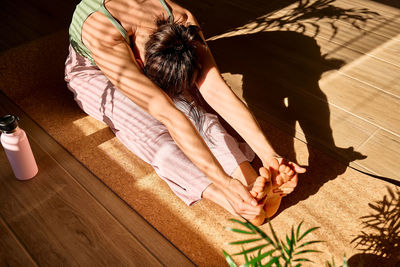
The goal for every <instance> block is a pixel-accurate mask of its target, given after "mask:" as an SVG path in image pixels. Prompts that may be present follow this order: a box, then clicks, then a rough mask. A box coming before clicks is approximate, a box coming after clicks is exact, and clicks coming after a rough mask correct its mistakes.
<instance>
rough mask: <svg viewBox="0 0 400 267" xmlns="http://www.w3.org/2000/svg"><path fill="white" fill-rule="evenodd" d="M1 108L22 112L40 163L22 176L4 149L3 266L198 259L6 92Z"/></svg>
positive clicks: (0, 202) (0, 160)
mask: <svg viewBox="0 0 400 267" xmlns="http://www.w3.org/2000/svg"><path fill="white" fill-rule="evenodd" d="M0 113H1V114H16V115H18V116H19V118H20V120H21V121H20V122H21V123H20V127H21V128H23V129H25V130H26V132H27V133H29V136H28V138H29V140H30V144H31V147H32V150H33V153H34V155H35V157H36V161H37V163H38V168H39V170H40V171H39V173H38V175H37V176H36V177H34V179H32V180H29V181H18V180H17V179H16V178H15V177H14V175H13V172H12V169H11V167H10V165H9V163H8V161H7V158H6V155H5V153H4V150H3V148H2V147H1V148H0V169H1V172H0V265H1V266H37V265H39V266H55V265H59V264H61V263H62V264H65V265H66V266H110V265H113V266H193V263H191V261H190V260H189V259H188V258H186V257H185V256H184V255H183V254H182V252H180V251H179V250H178V249H177V248H175V247H174V246H173V245H172V244H171V243H170V242H169V241H168V240H166V239H165V238H164V237H163V236H162V235H161V234H160V233H159V232H158V231H157V230H156V229H154V228H153V227H152V226H151V225H150V224H148V222H147V221H145V220H144V219H143V218H142V217H141V216H140V215H139V214H137V213H136V212H135V211H134V210H133V209H131V208H130V207H129V206H128V205H127V204H126V203H124V202H123V201H122V200H121V199H120V198H118V197H117V196H116V195H115V194H114V193H113V192H111V191H110V189H109V188H107V187H106V186H105V185H104V184H102V183H101V182H100V180H98V178H97V177H95V176H94V175H93V174H92V173H90V172H89V171H88V170H87V169H86V168H85V167H84V166H83V165H82V164H81V163H80V162H78V161H77V160H76V159H75V158H74V157H72V156H71V155H70V154H69V153H68V152H67V151H65V150H64V149H63V148H62V147H61V146H60V145H59V144H58V143H57V142H56V141H54V139H52V138H51V137H50V136H49V135H47V133H46V132H45V131H44V130H43V129H41V128H40V127H39V126H38V125H36V124H35V123H34V122H33V121H32V120H31V119H30V118H29V117H28V116H27V115H25V113H24V112H23V111H21V110H20V109H19V108H17V107H16V106H15V105H14V104H13V103H12V102H11V101H10V100H9V99H8V98H7V97H6V96H5V95H4V94H2V93H0Z"/></svg>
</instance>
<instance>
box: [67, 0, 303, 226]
mask: <svg viewBox="0 0 400 267" xmlns="http://www.w3.org/2000/svg"><path fill="white" fill-rule="evenodd" d="M165 14H167V15H168V21H167V20H160V19H158V20H157V18H162V17H163V16H164V15H165ZM174 18H176V20H174ZM196 25H197V22H196V20H195V18H194V17H193V16H192V14H191V13H190V12H189V11H187V10H186V9H184V8H182V7H180V6H178V5H177V4H175V3H173V2H170V1H168V2H167V3H166V2H164V0H144V1H139V0H109V1H107V2H105V3H104V2H103V1H102V0H83V1H82V2H81V3H80V4H79V5H78V6H77V8H76V10H75V12H74V15H73V19H72V23H71V26H70V41H71V46H70V54H69V56H68V58H67V61H66V76H65V79H66V81H67V83H68V87H69V88H70V90H71V91H72V92H74V95H75V100H76V101H77V103H78V104H79V105H80V107H81V108H82V109H83V110H84V111H85V112H86V113H88V114H89V115H91V116H92V117H94V118H96V119H98V120H101V121H103V122H105V123H106V124H107V125H108V126H109V127H110V128H111V129H112V130H113V131H114V133H115V134H116V136H117V137H118V138H119V140H120V141H121V142H122V143H123V144H124V145H126V146H127V147H128V148H129V149H130V150H131V151H132V152H133V153H135V154H136V155H138V156H139V157H140V158H142V159H143V160H144V161H146V162H147V163H149V164H151V165H152V166H153V167H154V169H155V171H156V172H157V174H158V175H159V176H160V177H161V178H162V179H163V180H164V181H166V182H167V184H168V185H169V186H170V188H171V189H172V191H174V193H175V194H176V195H177V196H178V197H179V198H181V199H182V200H183V201H184V202H185V203H186V204H188V205H191V204H193V203H195V202H197V201H198V200H200V199H201V198H203V197H204V198H208V199H210V200H212V201H214V202H216V203H217V204H219V205H221V206H222V207H224V208H226V209H227V210H229V211H230V212H232V213H237V214H240V215H241V216H243V217H245V218H247V219H250V220H255V221H253V222H255V223H257V222H261V221H263V220H264V217H265V216H271V215H272V214H274V213H275V212H276V210H277V208H278V207H279V203H280V199H281V196H282V195H285V194H288V193H290V192H291V191H293V189H294V187H295V186H296V184H297V173H301V172H305V169H303V168H301V167H299V166H298V165H297V164H294V163H291V162H289V163H285V161H284V160H283V159H282V158H280V157H278V156H277V155H276V153H275V151H274V150H273V149H272V147H271V145H270V144H269V143H268V141H267V139H266V138H265V136H264V134H263V133H262V131H261V130H260V127H259V126H258V124H257V123H256V121H255V119H254V117H253V116H252V114H251V113H250V112H249V110H248V109H247V107H246V106H245V105H244V104H243V103H242V102H241V101H240V100H239V99H238V98H237V97H236V96H235V94H234V93H233V92H232V91H231V89H230V88H229V87H228V86H227V85H226V83H225V82H224V80H223V79H222V77H221V75H220V73H219V71H218V69H217V67H216V64H215V62H214V60H213V57H212V55H211V53H210V51H209V49H208V48H207V45H206V44H205V41H204V38H203V37H202V35H201V32H200V31H199V28H198V26H196ZM143 63H144V64H143ZM199 93H200V94H201V96H202V98H203V99H204V100H205V101H206V102H207V103H208V104H209V105H210V106H211V107H212V108H213V109H214V110H215V111H216V112H217V113H218V114H219V115H221V117H223V118H224V119H225V120H226V121H227V122H228V123H229V124H230V125H231V126H232V127H233V128H234V129H235V130H236V131H237V132H238V133H239V134H240V135H241V136H242V137H243V139H244V140H245V141H246V142H247V143H248V145H250V147H251V148H252V150H253V151H254V152H255V153H256V154H257V155H258V156H259V157H260V159H261V161H262V163H263V166H264V167H265V168H262V169H261V176H260V177H258V175H257V173H256V172H255V171H254V169H253V168H252V167H251V165H250V163H249V161H251V160H252V159H253V156H254V154H253V153H252V150H251V149H250V148H249V147H248V145H247V144H238V143H237V142H236V140H235V139H234V138H233V137H231V136H230V135H229V134H228V133H227V132H226V131H225V130H224V129H223V128H222V126H221V125H220V123H219V122H218V119H217V117H216V116H215V115H212V114H210V113H205V112H204V111H203V109H202V108H201V100H200V96H199ZM269 169H270V170H272V171H273V172H272V187H273V192H271V191H270V190H271V187H270V186H269V185H270V184H271V183H269V178H270V177H271V176H270V175H269V171H268V170H269ZM263 176H264V178H263ZM257 177H258V178H257ZM264 210H265V211H266V214H265V213H264Z"/></svg>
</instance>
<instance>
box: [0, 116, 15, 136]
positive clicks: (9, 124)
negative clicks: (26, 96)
mask: <svg viewBox="0 0 400 267" xmlns="http://www.w3.org/2000/svg"><path fill="white" fill-rule="evenodd" d="M18 121H19V118H18V117H17V116H14V115H5V116H3V117H1V118H0V130H1V131H2V132H3V133H12V132H13V131H14V130H15V128H17V127H18Z"/></svg>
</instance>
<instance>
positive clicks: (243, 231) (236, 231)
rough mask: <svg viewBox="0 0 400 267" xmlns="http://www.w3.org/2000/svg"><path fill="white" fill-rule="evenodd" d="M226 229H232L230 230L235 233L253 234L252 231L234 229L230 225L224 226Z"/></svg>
mask: <svg viewBox="0 0 400 267" xmlns="http://www.w3.org/2000/svg"><path fill="white" fill-rule="evenodd" d="M226 230H228V231H232V232H235V233H240V234H246V235H253V234H254V233H253V232H248V231H245V230H240V229H235V228H230V227H226Z"/></svg>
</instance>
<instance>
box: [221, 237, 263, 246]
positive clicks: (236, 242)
mask: <svg viewBox="0 0 400 267" xmlns="http://www.w3.org/2000/svg"><path fill="white" fill-rule="evenodd" d="M260 240H262V238H253V239H246V240H241V241H235V242H230V243H228V244H229V245H241V244H248V243H253V242H256V241H260Z"/></svg>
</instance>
